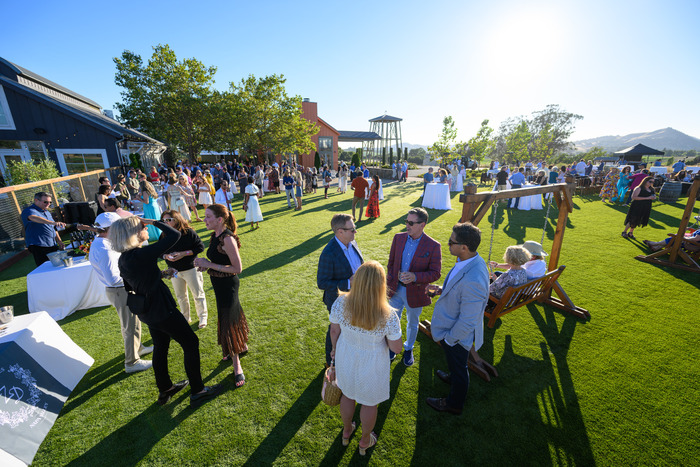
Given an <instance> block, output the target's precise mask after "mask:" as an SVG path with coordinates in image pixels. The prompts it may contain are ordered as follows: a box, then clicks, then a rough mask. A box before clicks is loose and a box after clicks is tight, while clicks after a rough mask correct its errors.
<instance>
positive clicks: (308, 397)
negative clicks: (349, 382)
mask: <svg viewBox="0 0 700 467" xmlns="http://www.w3.org/2000/svg"><path fill="white" fill-rule="evenodd" d="M323 374H324V371H321V372H320V373H319V374H318V375H317V376H316V378H314V380H313V381H311V382H310V383H309V385H308V386H307V387H306V389H305V390H304V392H302V393H301V395H300V396H299V397H298V398H297V400H296V401H294V404H292V406H291V407H290V408H289V410H288V411H287V413H285V414H284V416H283V417H282V418H281V419H280V421H279V422H277V424H276V425H275V427H274V428H273V429H272V431H270V433H269V434H268V435H267V436H266V437H265V439H264V440H263V442H262V443H260V444H259V445H258V447H257V449H256V450H255V451H254V452H253V454H251V455H250V457H249V458H248V460H246V462H245V464H243V465H246V466H251V467H252V466H256V467H257V466H259V465H272V464H273V463H274V462H275V460H276V459H277V457H279V455H280V453H281V452H282V450H283V449H284V448H285V447H286V446H287V444H289V442H290V441H292V439H294V436H296V434H297V433H298V432H299V430H300V429H301V427H302V426H303V425H304V423H306V419H307V418H308V416H309V414H311V412H313V411H314V409H315V408H316V406H317V405H318V404H319V403H320V400H319V397H318V395H319V392H320V389H321V382H322V381H323ZM339 431H340V430H339ZM339 436H340V435H339ZM336 444H338V445H340V438H338V439H336V443H334V444H333V446H334V447H335V445H336ZM338 458H339V459H340V458H342V454H340V455H339V456H338Z"/></svg>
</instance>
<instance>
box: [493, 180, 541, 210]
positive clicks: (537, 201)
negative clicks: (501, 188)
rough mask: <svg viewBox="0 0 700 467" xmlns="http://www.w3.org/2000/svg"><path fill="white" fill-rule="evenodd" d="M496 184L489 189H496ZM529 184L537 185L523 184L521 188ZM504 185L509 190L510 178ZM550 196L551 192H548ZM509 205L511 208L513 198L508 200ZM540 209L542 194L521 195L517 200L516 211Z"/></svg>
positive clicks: (513, 202)
mask: <svg viewBox="0 0 700 467" xmlns="http://www.w3.org/2000/svg"><path fill="white" fill-rule="evenodd" d="M496 186H497V185H494V186H493V189H492V190H491V191H496ZM531 186H539V185H523V186H522V188H527V187H531ZM506 187H507V189H508V190H510V189H511V188H510V180H507V181H506ZM548 194H549V195H550V196H551V193H548ZM509 207H511V208H513V207H515V198H512V199H511V200H510V204H509ZM533 209H534V210H540V209H542V195H541V194H537V195H532V196H521V197H520V201H519V202H518V211H530V210H533Z"/></svg>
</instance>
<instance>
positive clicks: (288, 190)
mask: <svg viewBox="0 0 700 467" xmlns="http://www.w3.org/2000/svg"><path fill="white" fill-rule="evenodd" d="M284 191H285V192H286V193H287V207H288V208H291V207H292V203H291V202H290V200H291V201H293V202H294V205H295V206H296V201H294V189H293V188H285V189H284Z"/></svg>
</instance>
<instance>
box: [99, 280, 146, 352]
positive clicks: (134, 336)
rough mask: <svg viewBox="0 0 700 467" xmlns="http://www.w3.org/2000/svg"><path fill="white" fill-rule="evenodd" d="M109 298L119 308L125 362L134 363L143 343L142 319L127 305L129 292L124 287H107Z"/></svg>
mask: <svg viewBox="0 0 700 467" xmlns="http://www.w3.org/2000/svg"><path fill="white" fill-rule="evenodd" d="M105 290H106V291H107V300H109V303H111V304H112V306H113V307H114V308H116V309H117V313H118V314H119V323H120V324H121V328H122V338H123V339H124V364H125V365H132V364H134V363H135V362H136V361H138V360H139V351H140V350H141V349H142V348H143V346H142V345H141V320H139V318H138V316H136V315H135V314H133V313H132V312H131V311H130V310H129V307H128V306H126V297H127V293H126V290H125V289H124V287H107V288H106V289H105Z"/></svg>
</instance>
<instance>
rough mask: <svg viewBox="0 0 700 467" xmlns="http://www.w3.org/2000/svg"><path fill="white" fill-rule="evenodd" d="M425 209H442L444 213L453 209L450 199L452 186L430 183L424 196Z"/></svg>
mask: <svg viewBox="0 0 700 467" xmlns="http://www.w3.org/2000/svg"><path fill="white" fill-rule="evenodd" d="M421 206H423V207H424V208H429V209H440V210H443V211H447V210H451V209H452V200H451V199H450V186H449V185H448V184H446V183H428V184H427V185H426V186H425V193H424V194H423V203H422V204H421Z"/></svg>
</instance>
